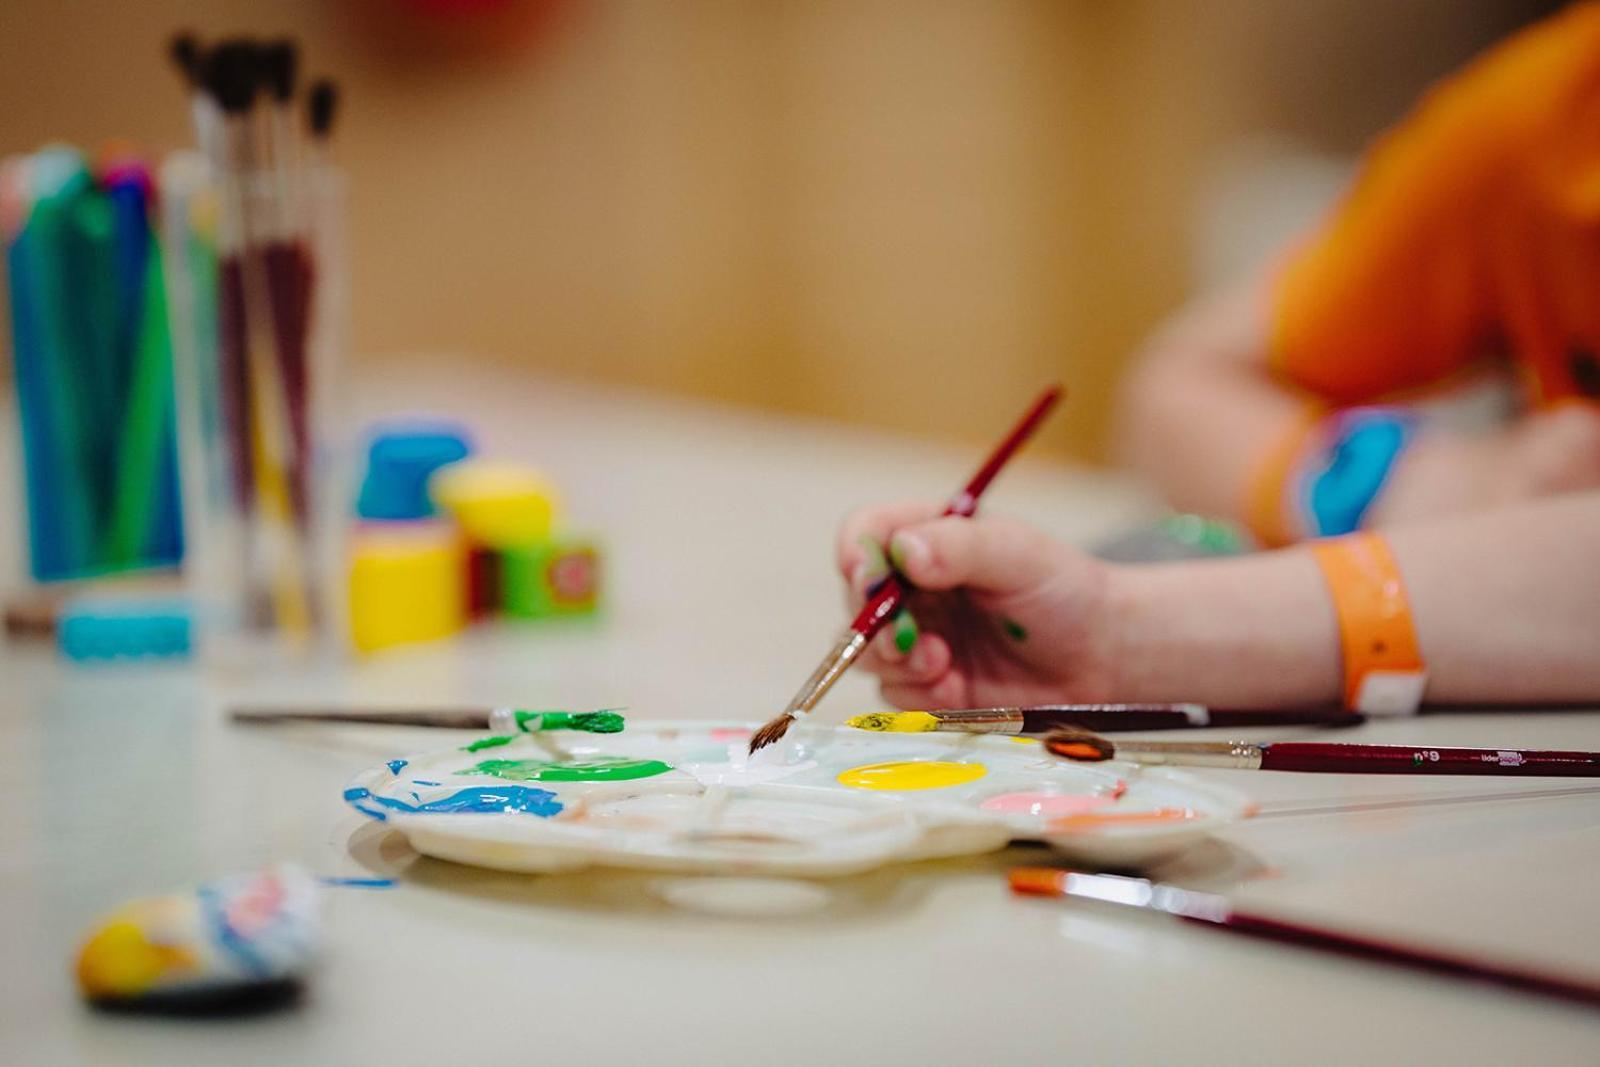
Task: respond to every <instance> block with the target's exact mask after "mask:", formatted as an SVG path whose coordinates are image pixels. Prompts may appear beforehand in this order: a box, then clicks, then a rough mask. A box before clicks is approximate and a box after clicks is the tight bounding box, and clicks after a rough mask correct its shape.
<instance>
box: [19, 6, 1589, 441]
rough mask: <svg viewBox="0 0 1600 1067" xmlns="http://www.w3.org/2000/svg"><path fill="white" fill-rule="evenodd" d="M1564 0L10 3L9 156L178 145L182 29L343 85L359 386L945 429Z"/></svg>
mask: <svg viewBox="0 0 1600 1067" xmlns="http://www.w3.org/2000/svg"><path fill="white" fill-rule="evenodd" d="M1558 6H1560V5H1559V4H1556V3H1553V2H1550V0H1296V2H1293V3H1285V2H1282V0H1212V2H1208V3H1204V4H1199V3H1193V2H1190V0H1123V2H1116V3H1112V2H1102V0H1060V2H1044V0H985V2H975V0H784V2H778V0H681V2H676V3H670V4H669V3H657V2H643V0H640V2H597V0H271V2H266V0H254V2H251V0H208V2H205V3H195V2H184V0H139V2H138V3H127V2H125V0H81V2H74V3H62V2H60V0H6V2H5V3H4V4H3V5H0V100H3V101H4V104H3V106H0V154H4V153H10V152H17V151H26V150H32V149H34V148H37V147H38V146H39V145H40V144H42V143H44V142H46V141H50V140H69V141H72V142H76V143H79V144H95V143H98V142H100V141H101V140H103V139H104V138H107V137H113V136H118V137H128V138H132V139H134V140H136V141H139V142H142V143H144V144H146V145H149V146H152V147H155V148H158V149H160V148H166V147H171V146H178V145H183V144H187V143H190V141H191V139H192V138H191V134H190V132H189V129H188V117H187V111H186V108H185V104H184V96H183V92H182V90H181V88H180V85H179V81H178V79H177V78H176V76H175V75H174V73H173V71H172V69H171V67H170V65H169V63H168V61H167V59H166V57H165V49H166V44H167V41H168V39H169V37H170V35H171V34H172V33H173V32H174V31H175V30H178V29H183V28H188V29H192V30H194V31H196V32H198V33H200V34H202V35H203V36H205V37H208V38H210V37H215V36H219V35H222V34H226V33H233V32H240V31H243V32H252V33H262V34H285V33H287V34H292V35H294V36H296V37H298V38H299V39H300V40H301V42H302V44H303V45H304V48H305V53H306V67H307V68H308V69H316V70H319V71H324V72H328V73H332V74H333V75H335V76H336V77H337V78H338V79H339V80H340V82H341V85H342V87H343V89H344V99H345V100H346V101H347V102H348V108H347V111H346V114H347V118H346V119H345V120H342V126H341V135H340V143H339V146H338V155H339V157H340V159H341V161H342V163H343V164H344V165H345V166H346V167H347V168H348V171H349V172H350V175H351V180H352V183H353V195H352V196H351V198H350V201H349V211H350V215H349V227H350V238H351V243H352V247H351V261H352V262H351V266H352V271H353V278H354V292H353V305H352V309H351V311H352V326H353V347H354V351H353V360H354V362H355V365H356V367H357V368H358V370H359V369H363V368H367V369H371V368H375V367H378V366H382V367H384V368H386V369H387V368H390V367H394V368H404V367H405V366H407V365H410V364H412V363H414V362H415V361H423V360H434V361H437V360H442V359H446V358H448V359H451V360H454V361H461V360H468V361H482V362H483V363H485V364H494V365H498V366H499V367H501V368H505V367H512V368H516V369H518V370H520V369H522V368H526V369H527V370H528V371H529V372H533V373H537V374H540V375H545V376H556V377H575V378H583V379H592V380H598V381H602V382H611V383H623V384H627V385H631V386H638V387H642V388H646V389H650V390H665V391H671V392H675V393H682V394H690V395H696V396H701V397H709V398H713V399H717V400H722V401H729V402H733V403H735V404H739V405H748V406H753V407H756V408H761V409H772V410H784V411H794V412H803V413H810V414H816V415H820V416H824V417H827V418H832V419H839V420H846V421H853V422H861V423H868V424H873V425H877V426H881V427H885V428H890V429H896V430H902V431H909V432H912V433H915V434H919V435H928V436H934V435H937V436H940V437H943V438H947V439H950V440H954V441H973V442H978V441H982V440H984V439H985V438H986V437H987V436H988V435H991V434H992V433H993V432H994V427H995V426H997V425H1001V424H1003V423H1005V422H1006V421H1007V420H1008V419H1009V418H1010V416H1011V415H1012V413H1013V412H1014V410H1015V409H1016V407H1017V406H1018V405H1019V403H1021V402H1022V400H1023V398H1025V397H1026V396H1028V395H1029V394H1030V393H1031V391H1032V390H1034V389H1035V388H1036V387H1037V386H1038V384H1039V383H1040V382H1041V381H1043V380H1046V379H1051V378H1059V379H1061V380H1063V381H1065V382H1067V383H1069V384H1070V386H1071V387H1072V388H1073V390H1074V391H1075V394H1076V397H1077V402H1075V403H1074V404H1073V406H1072V409H1071V413H1070V417H1069V418H1063V419H1060V420H1058V421H1057V423H1056V425H1055V426H1054V427H1053V428H1052V429H1051V431H1050V436H1049V438H1048V440H1047V442H1046V445H1045V447H1046V448H1051V449H1054V450H1055V451H1057V452H1058V453H1062V454H1067V455H1071V456H1073V457H1076V458H1080V459H1087V460H1096V459H1099V458H1101V457H1102V456H1103V446H1102V440H1103V437H1104V432H1105V429H1106V423H1107V417H1108V408H1109V400H1110V397H1111V395H1112V391H1113V389H1114V387H1115V383H1116V381H1117V378H1118V375H1119V374H1120V372H1121V371H1122V369H1123V368H1124V366H1125V365H1126V363H1127V361H1128V359H1129V358H1130V355H1131V353H1132V351H1133V350H1134V348H1135V346H1136V345H1137V343H1138V341H1139V338H1140V336H1141V335H1142V334H1143V333H1144V332H1145V331H1147V330H1148V329H1150V328H1151V327H1152V325H1153V324H1154V323H1155V322H1156V321H1158V319H1159V318H1160V317H1161V316H1162V315H1163V314H1164V313H1166V312H1168V311H1169V310H1171V309H1173V308H1174V307H1175V306H1177V305H1178V304H1179V303H1181V302H1182V301H1183V300H1184V298H1185V297H1186V296H1187V295H1188V294H1189V293H1191V292H1192V291H1194V290H1195V289H1196V288H1199V287H1203V286H1205V285H1207V284H1210V283H1213V282H1215V281H1217V280H1218V279H1221V278H1224V277H1226V276H1227V275H1229V274H1232V273H1236V272H1237V271H1239V270H1241V269H1244V268H1245V267H1246V266H1248V264H1249V263H1250V262H1252V261H1253V260H1255V259H1257V258H1259V257H1260V256H1261V255H1262V254H1264V252H1265V251H1266V250H1268V249H1270V248H1271V247H1272V246H1273V245H1274V244H1275V243H1276V242H1278V241H1280V240H1282V239H1283V237H1284V235H1285V234H1290V233H1292V232H1293V231H1294V230H1295V229H1297V228H1298V227H1300V226H1302V225H1304V224H1305V222H1306V221H1307V220H1308V219H1311V218H1314V217H1315V215H1316V213H1317V211H1318V210H1319V209H1320V208H1321V206H1322V205H1324V204H1325V203H1326V201H1327V199H1328V198H1329V197H1330V196H1332V195H1333V194H1334V192H1335V191H1336V190H1337V188H1338V186H1339V183H1340V181H1341V180H1342V179H1343V177H1344V176H1345V175H1346V174H1347V173H1348V168H1349V167H1350V166H1351V164H1352V162H1353V160H1354V158H1355V156H1356V154H1357V153H1358V151H1359V149H1360V148H1361V146H1362V145H1363V143H1364V142H1365V141H1366V140H1367V139H1368V138H1370V137H1371V136H1372V135H1373V134H1374V133H1375V132H1377V131H1379V130H1380V129H1382V128H1383V127H1384V126H1385V125H1386V124H1387V123H1389V122H1391V121H1392V120H1394V119H1395V118H1397V117H1398V116H1399V115H1401V114H1402V113H1403V112H1404V111H1405V109H1406V108H1407V106H1408V105H1409V104H1410V102H1411V101H1412V100H1413V99H1414V98H1415V96H1416V95H1417V94H1418V93H1419V92H1420V91H1421V90H1422V89H1423V88H1424V87H1425V86H1426V85H1427V84H1428V83H1429V82H1430V81H1431V80H1432V79H1434V78H1436V77H1438V76H1439V75H1441V74H1443V73H1444V72H1446V71H1448V70H1449V69H1451V68H1452V67H1454V66H1456V65H1458V64H1460V63H1461V62H1462V61H1463V60H1465V59H1466V58H1467V57H1469V56H1470V55H1471V54H1472V53H1474V52H1475V51H1476V50H1478V49H1480V48H1482V47H1483V46H1484V45H1486V44H1487V43H1489V42H1490V41H1492V40H1494V39H1495V38H1497V37H1499V36H1501V35H1503V34H1505V33H1506V32H1508V31H1510V30H1511V29H1513V28H1515V27H1516V26H1518V25H1520V24H1522V23H1524V22H1527V21H1529V20H1532V19H1534V18H1536V17H1538V16H1540V15H1541V14H1544V13H1546V12H1548V11H1549V10H1551V9H1553V8H1555V7H1558Z"/></svg>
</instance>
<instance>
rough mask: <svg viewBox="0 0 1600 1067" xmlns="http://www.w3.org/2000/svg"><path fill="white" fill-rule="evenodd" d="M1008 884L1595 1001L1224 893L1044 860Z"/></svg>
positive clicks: (1533, 978) (1587, 986)
mask: <svg viewBox="0 0 1600 1067" xmlns="http://www.w3.org/2000/svg"><path fill="white" fill-rule="evenodd" d="M1010 879H1011V889H1012V892H1015V893H1018V894H1022V895H1027V896H1047V897H1074V898H1077V899H1081V900H1097V901H1101V902H1103V903H1107V904H1119V905H1122V906H1123V907H1130V908H1142V909H1144V910H1146V911H1161V912H1166V913H1167V914H1168V915H1175V916H1177V917H1178V918H1180V919H1182V920H1184V921H1185V922H1192V923H1199V924H1201V925H1204V926H1207V927H1209V928H1211V929H1214V930H1225V931H1227V932H1228V933H1233V934H1243V935H1244V936H1246V937H1259V938H1263V939H1265V940H1268V941H1283V942H1287V943H1289V944H1294V945H1300V946H1302V947H1304V948H1316V949H1321V950H1323V951H1324V952H1333V953H1337V954H1339V955H1341V956H1353V957H1356V958H1359V959H1366V960H1372V961H1374V962H1377V963H1391V964H1396V965H1398V966H1401V967H1409V968H1412V969H1414V970H1419V971H1426V972H1428V973H1429V974H1437V975H1444V976H1446V977H1450V978H1463V979H1467V980H1470V981H1477V982H1487V983H1491V984H1493V985H1499V986H1505V987H1506V988H1509V989H1516V990H1520V991H1522V992H1525V993H1537V994H1539V995H1540V996H1546V997H1555V998H1557V999H1560V1000H1567V1001H1573V1002H1576V1003H1579V1004H1587V1005H1590V1006H1600V985H1596V984H1594V983H1592V982H1588V981H1585V980H1583V979H1581V978H1577V977H1568V976H1564V975H1559V974H1552V973H1547V972H1542V971H1531V970H1524V969H1522V968H1519V967H1515V966H1512V965H1509V964H1505V963H1501V962H1498V961H1496V960H1489V959H1482V958H1478V957H1473V956H1457V955H1451V954H1448V953H1444V952H1438V951H1435V950H1434V949H1432V948H1428V947H1422V946H1415V945H1406V944H1401V943H1399V942H1393V941H1384V940H1380V939H1378V938H1373V937H1363V936H1361V935H1359V934H1348V933H1344V932H1342V931H1339V930H1331V929H1328V928H1326V927H1317V926H1308V925H1305V924H1302V923H1298V922H1289V921H1285V920H1283V919H1274V918H1272V917H1271V916H1267V915H1260V914H1257V913H1255V912H1250V911H1244V910H1241V909H1237V908H1235V907H1233V906H1232V905H1231V904H1229V903H1228V901H1227V899H1226V898H1224V897H1220V896H1217V895H1215V894H1212V893H1197V892H1194V891H1192V890H1188V889H1180V888H1178V887H1177V886H1171V885H1162V884H1161V883H1159V882H1152V881H1150V880H1148V879H1145V878H1131V877H1126V876H1123V875H1115V874H1080V873H1078V872H1077V871H1063V870H1057V869H1055V868H1050V867H1019V868H1016V869H1014V870H1012V871H1011V875H1010Z"/></svg>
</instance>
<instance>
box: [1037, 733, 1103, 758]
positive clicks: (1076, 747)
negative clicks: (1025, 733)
mask: <svg viewBox="0 0 1600 1067" xmlns="http://www.w3.org/2000/svg"><path fill="white" fill-rule="evenodd" d="M1044 747H1045V748H1046V749H1047V750H1048V751H1049V752H1050V754H1051V755H1052V756H1059V757H1061V758H1062V759H1066V760H1072V761H1073V762H1075V763H1101V762H1104V761H1105V760H1108V759H1115V758H1116V755H1117V746H1116V745H1114V744H1112V743H1111V742H1110V741H1108V740H1106V739H1105V738H1104V737H1101V736H1100V735H1099V734H1097V733H1095V732H1093V731H1092V730H1084V729H1080V728H1079V727H1076V726H1058V727H1056V728H1055V729H1054V730H1051V731H1050V732H1049V733H1048V734H1046V735H1045V739H1044Z"/></svg>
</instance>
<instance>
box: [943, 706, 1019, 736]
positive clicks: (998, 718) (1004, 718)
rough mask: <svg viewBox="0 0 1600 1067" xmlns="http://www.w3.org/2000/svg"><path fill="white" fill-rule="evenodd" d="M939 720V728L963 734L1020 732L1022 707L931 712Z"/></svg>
mask: <svg viewBox="0 0 1600 1067" xmlns="http://www.w3.org/2000/svg"><path fill="white" fill-rule="evenodd" d="M929 714H930V715H932V716H933V717H934V718H936V719H938V720H939V729H940V730H942V731H949V732H951V733H963V734H1020V733H1021V732H1022V709H1021V708H978V709H972V710H966V711H933V712H929Z"/></svg>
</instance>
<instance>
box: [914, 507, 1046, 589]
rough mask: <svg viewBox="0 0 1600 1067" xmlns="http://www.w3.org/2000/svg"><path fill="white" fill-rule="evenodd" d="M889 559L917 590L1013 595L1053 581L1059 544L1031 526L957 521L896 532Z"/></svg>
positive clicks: (1002, 521) (923, 524)
mask: <svg viewBox="0 0 1600 1067" xmlns="http://www.w3.org/2000/svg"><path fill="white" fill-rule="evenodd" d="M889 557H890V559H891V560H892V561H893V562H894V565H895V566H896V567H897V568H899V570H900V572H901V573H902V574H904V575H905V576H906V577H907V578H909V579H910V580H911V582H912V584H914V585H915V586H916V587H917V588H918V589H922V590H935V591H937V590H945V589H955V588H958V587H962V586H967V587H971V588H973V589H977V590H981V591H983V592H988V593H999V594H1005V593H1014V592H1019V591H1021V590H1024V589H1027V588H1029V587H1030V586H1033V585H1035V584H1038V583H1040V582H1043V581H1047V580H1049V579H1050V578H1051V577H1052V575H1053V574H1054V572H1055V570H1056V568H1057V564H1056V560H1055V545H1054V544H1053V542H1051V541H1050V539H1049V538H1047V537H1046V536H1045V535H1044V534H1042V533H1040V532H1039V531H1037V530H1035V529H1034V528H1033V527H1031V526H1029V525H1028V524H1027V523H1024V522H1019V521H1016V520H1014V519H1006V518H984V519H963V518H957V517H955V516H946V517H943V518H936V519H933V520H931V521H927V522H920V523H913V524H910V525H906V526H903V527H901V528H899V529H897V530H896V531H895V532H894V534H893V536H892V537H891V539H890V541H889Z"/></svg>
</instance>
